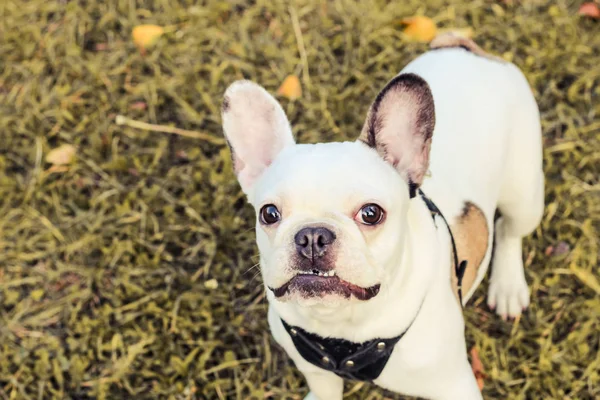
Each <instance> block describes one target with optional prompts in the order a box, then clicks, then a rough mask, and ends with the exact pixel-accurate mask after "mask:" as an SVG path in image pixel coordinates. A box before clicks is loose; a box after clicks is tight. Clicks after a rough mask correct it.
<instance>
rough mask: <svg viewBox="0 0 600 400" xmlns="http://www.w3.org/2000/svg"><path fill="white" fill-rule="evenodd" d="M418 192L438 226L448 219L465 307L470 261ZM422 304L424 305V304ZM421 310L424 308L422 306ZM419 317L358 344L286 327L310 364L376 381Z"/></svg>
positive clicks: (456, 269) (430, 204) (421, 193)
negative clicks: (464, 288) (463, 257)
mask: <svg viewBox="0 0 600 400" xmlns="http://www.w3.org/2000/svg"><path fill="white" fill-rule="evenodd" d="M415 192H416V190H411V196H410V197H411V198H413V197H415ZM418 193H419V195H420V196H421V198H422V199H423V201H424V202H425V204H426V205H427V208H428V209H429V211H430V212H431V217H432V218H433V221H434V224H435V217H436V216H437V215H439V216H440V217H442V219H443V220H444V223H445V224H446V227H447V228H448V232H449V233H450V239H451V242H452V252H453V255H454V268H455V269H454V272H455V274H456V277H457V279H458V297H459V301H460V304H461V306H462V278H463V275H464V273H465V269H466V268H467V261H466V260H464V261H462V262H461V263H460V264H459V262H458V254H457V253H456V244H455V242H454V236H453V235H452V230H451V229H450V225H448V221H446V218H444V216H443V215H442V213H441V211H440V210H439V208H437V206H436V205H435V204H434V203H433V201H431V199H429V198H428V197H427V196H425V194H424V193H423V191H422V190H421V189H418ZM421 304H422V303H421ZM419 311H420V307H419ZM419 311H417V315H415V318H414V319H413V321H412V322H411V323H410V325H409V326H408V327H407V328H406V330H405V331H404V332H402V333H401V334H400V335H398V336H395V337H393V338H389V339H379V338H378V339H373V340H368V341H366V342H363V343H355V342H351V341H349V340H345V339H336V338H324V337H321V336H319V335H316V334H314V333H310V332H307V331H305V330H304V329H302V328H299V327H296V326H291V325H289V324H288V323H286V322H285V321H284V320H283V319H282V320H281V322H282V323H283V327H284V328H285V330H286V331H287V333H288V334H289V335H290V337H291V338H292V342H293V343H294V346H295V347H296V350H298V353H300V355H301V356H302V357H303V358H304V359H305V360H306V361H308V362H309V363H311V364H313V365H316V366H317V367H320V368H323V369H326V370H328V371H331V372H333V373H335V374H336V375H338V376H340V377H342V378H345V379H350V380H358V381H373V380H375V379H377V377H379V374H381V371H383V368H384V367H385V365H386V364H387V362H388V360H389V359H390V356H391V355H392V351H393V350H394V346H395V345H396V343H398V341H399V340H400V339H402V337H403V336H404V335H405V334H406V332H408V330H409V329H410V327H411V326H412V323H413V322H414V321H415V319H417V316H418V315H419Z"/></svg>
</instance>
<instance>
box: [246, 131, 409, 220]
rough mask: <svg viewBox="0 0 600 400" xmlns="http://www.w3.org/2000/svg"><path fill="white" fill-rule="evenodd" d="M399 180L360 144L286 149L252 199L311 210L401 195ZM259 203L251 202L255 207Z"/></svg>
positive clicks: (379, 159)
mask: <svg viewBox="0 0 600 400" xmlns="http://www.w3.org/2000/svg"><path fill="white" fill-rule="evenodd" d="M402 185H403V182H402V178H401V177H400V176H399V175H398V174H397V172H396V171H395V170H394V169H393V168H390V166H389V165H388V164H387V163H386V162H384V161H383V160H382V159H381V157H380V156H379V155H378V154H377V152H375V151H373V150H372V149H370V148H369V147H367V146H365V145H364V144H363V143H360V142H341V143H339V142H335V143H319V144H302V145H296V146H291V147H289V148H287V149H285V150H283V151H282V152H281V154H280V155H279V156H278V157H277V158H276V159H275V160H274V161H273V163H272V164H271V166H270V167H269V169H268V171H267V172H266V173H265V174H264V177H263V178H262V179H261V181H260V184H259V187H258V190H257V193H258V194H259V196H260V197H262V198H263V199H267V198H268V199H270V198H277V199H280V200H282V201H283V202H284V203H285V204H286V205H290V204H293V205H294V206H296V207H298V206H300V207H301V206H302V205H306V206H307V207H313V209H315V210H321V209H328V208H329V209H331V207H333V208H334V209H335V208H339V206H341V205H342V204H344V205H346V206H348V205H351V206H356V204H351V203H352V202H353V201H355V202H360V201H363V200H368V199H369V200H374V201H378V200H380V201H384V202H387V201H388V200H389V196H390V194H389V193H390V192H392V193H393V192H394V191H395V190H402ZM260 200H261V199H258V198H257V201H260Z"/></svg>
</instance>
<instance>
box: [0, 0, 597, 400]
mask: <svg viewBox="0 0 600 400" xmlns="http://www.w3.org/2000/svg"><path fill="white" fill-rule="evenodd" d="M196 3H197V4H196ZM514 3H515V4H505V3H503V2H502V1H495V0H474V1H468V2H467V1H456V0H429V1H427V2H421V1H420V0H403V1H393V2H390V3H389V4H388V3H387V2H384V1H376V2H374V3H370V2H354V1H350V0H333V1H324V0H303V1H299V2H296V3H285V2H282V1H270V0H269V1H267V0H256V1H254V2H242V1H236V0H232V1H229V2H227V3H223V2H218V1H202V2H196V1H191V0H179V1H175V0H171V1H167V0H155V1H150V0H107V1H102V2H95V1H83V0H81V1H64V0H22V1H21V0H4V1H2V2H0V38H1V39H0V171H1V172H0V399H90V398H99V399H132V398H135V399H154V398H161V399H194V398H195V399H262V398H276V399H301V398H302V397H303V396H304V395H305V394H306V391H307V389H306V386H305V382H304V380H303V378H302V377H301V375H300V374H299V373H298V372H296V371H295V369H294V367H293V366H292V365H291V363H290V362H289V361H288V359H287V357H286V355H285V354H284V353H283V351H282V350H281V349H279V348H278V347H277V346H276V345H275V344H274V342H273V341H272V340H271V339H270V335H269V332H268V329H267V323H266V312H265V311H266V303H265V299H264V293H263V287H262V283H261V282H260V277H259V276H256V272H257V270H256V269H253V268H252V266H253V265H254V264H255V263H256V262H257V261H258V259H257V250H256V246H255V243H254V233H253V219H254V215H253V211H252V210H251V209H250V207H249V206H247V205H246V204H245V199H244V197H243V195H242V194H241V192H240V189H239V187H238V184H237V182H236V181H235V178H234V176H233V174H232V169H231V164H230V160H229V153H228V150H227V149H226V147H225V146H224V145H223V144H222V143H223V142H222V140H220V139H222V133H221V127H220V116H219V107H220V102H221V97H222V93H223V91H224V89H225V88H226V86H227V85H228V84H229V83H231V82H232V81H233V80H235V79H239V78H242V77H245V78H249V79H253V80H255V81H257V82H259V83H261V84H262V85H264V86H265V87H266V88H267V89H268V90H270V91H272V92H275V91H276V89H277V87H278V86H279V84H280V83H281V82H282V81H283V79H284V78H285V77H286V76H287V75H288V74H293V73H296V74H299V76H300V78H301V82H302V85H303V90H304V95H303V97H302V98H301V99H299V100H296V101H287V100H285V99H282V103H283V106H284V109H285V110H286V112H287V114H288V116H289V118H290V120H291V121H292V123H293V126H294V132H295V133H296V134H297V137H298V140H299V141H301V142H316V141H331V140H345V139H353V138H355V137H356V136H357V135H358V133H359V130H360V127H361V125H362V121H363V118H364V115H365V113H366V110H367V107H368V106H369V104H370V102H371V100H372V99H373V98H374V96H375V95H376V93H377V92H378V90H379V89H380V88H381V87H382V86H383V85H384V84H385V82H387V80H388V79H390V78H391V77H392V76H393V75H394V74H395V73H396V72H397V71H399V70H400V69H401V68H402V66H403V65H405V64H406V63H407V62H408V61H409V60H411V59H412V58H413V57H414V56H415V55H417V54H419V53H421V52H423V51H424V50H425V49H426V48H427V46H426V44H419V43H412V42H409V41H408V40H406V38H405V37H404V36H403V35H402V33H401V28H400V27H399V25H398V24H397V20H399V19H400V18H403V17H407V16H411V15H414V14H424V15H427V16H430V17H432V18H434V19H435V20H436V22H437V23H438V25H439V26H441V27H468V26H470V27H472V28H473V29H474V32H475V39H476V41H477V42H478V43H479V44H480V45H481V46H482V47H483V48H484V49H486V50H488V51H490V52H492V53H494V54H497V55H500V56H502V57H504V58H506V59H509V60H512V61H513V62H514V63H516V64H517V65H518V66H519V67H520V68H522V69H523V71H524V72H525V74H526V75H527V77H528V79H529V82H530V84H531V86H532V87H533V89H534V92H535V95H536V98H537V100H538V103H539V106H540V109H541V114H542V119H543V121H542V122H543V129H544V146H545V152H544V168H545V172H546V178H547V188H546V203H547V208H546V213H545V216H544V219H543V222H542V223H541V225H540V227H539V229H537V231H536V232H535V233H534V234H533V235H531V237H529V238H528V239H527V240H526V243H525V248H524V257H525V259H526V265H527V268H526V269H527V280H528V282H529V283H530V286H531V291H532V299H533V303H532V305H531V307H530V308H529V310H528V311H527V312H526V313H525V314H524V315H523V317H522V318H521V319H520V320H519V321H516V322H511V323H506V322H503V321H501V320H500V319H499V318H498V317H497V316H495V315H494V314H493V313H492V312H490V311H489V310H488V309H487V307H486V306H485V302H484V299H485V289H486V288H485V286H486V285H483V286H484V287H482V288H480V290H479V291H478V292H477V293H476V295H475V296H474V299H473V300H472V301H471V303H470V305H469V306H468V307H467V308H466V310H465V314H466V319H467V340H468V344H469V348H471V347H472V346H477V348H478V349H479V354H480V358H481V360H482V362H483V365H484V368H485V372H486V375H487V377H486V379H485V387H484V396H485V398H486V399H597V398H599V397H600V376H599V374H600V350H599V345H600V293H599V289H598V276H599V272H600V271H599V267H598V238H599V231H600V182H599V176H600V162H599V160H600V117H599V116H600V68H599V67H598V66H599V65H600V23H599V22H598V21H593V20H591V19H586V18H580V17H578V16H577V9H578V7H579V5H580V2H579V1H565V0H558V1H552V0H523V1H515V2H514ZM293 15H296V16H297V22H298V23H297V24H296V27H297V29H296V32H295V30H294V23H293V22H292V16H293ZM142 23H154V24H158V25H161V26H166V27H168V28H169V29H168V32H167V33H166V34H165V35H164V36H163V37H162V38H161V39H160V40H159V42H158V43H157V45H156V46H155V47H153V48H152V49H149V51H148V52H147V54H145V55H142V54H140V51H138V49H136V47H135V46H134V45H133V44H132V41H131V30H132V28H133V27H134V26H136V25H138V24H142ZM298 32H300V35H301V38H302V41H303V44H304V50H302V51H299V45H298V43H299V40H298V39H299V36H298ZM300 48H302V47H300ZM117 115H123V116H126V117H127V118H130V119H133V120H137V121H140V122H146V123H150V124H162V125H169V126H171V127H176V128H178V129H184V130H192V131H196V132H201V133H202V134H203V135H200V137H198V138H188V137H183V136H180V135H176V134H170V133H164V132H152V131H147V130H142V129H137V128H134V127H130V126H128V125H117V124H116V122H115V119H116V116H117ZM207 135H208V139H207ZM215 138H216V139H215ZM63 144H71V145H73V146H75V147H76V148H77V152H76V160H75V162H74V163H72V164H71V165H69V166H68V168H66V171H63V172H60V171H58V172H52V171H49V168H50V165H49V164H47V163H45V161H44V160H45V155H46V154H48V152H49V151H50V150H51V149H54V148H56V147H58V146H59V145H63ZM347 395H348V398H349V399H384V398H388V399H389V398H394V399H396V398H400V397H399V396H395V395H393V394H390V393H386V392H384V391H381V390H379V389H377V388H375V387H374V386H371V385H368V384H355V383H349V384H348V385H347Z"/></svg>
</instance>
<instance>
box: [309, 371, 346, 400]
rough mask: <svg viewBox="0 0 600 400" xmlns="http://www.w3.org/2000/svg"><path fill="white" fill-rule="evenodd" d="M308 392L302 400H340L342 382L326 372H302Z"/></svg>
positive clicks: (342, 388) (342, 389)
mask: <svg viewBox="0 0 600 400" xmlns="http://www.w3.org/2000/svg"><path fill="white" fill-rule="evenodd" d="M302 373H303V374H304V377H305V378H306V381H307V383H308V387H309V389H310V392H309V393H308V395H307V396H306V397H305V398H304V400H341V399H342V396H343V394H344V380H343V379H342V378H340V377H339V376H337V375H336V374H334V373H333V372H328V371H315V370H311V371H302Z"/></svg>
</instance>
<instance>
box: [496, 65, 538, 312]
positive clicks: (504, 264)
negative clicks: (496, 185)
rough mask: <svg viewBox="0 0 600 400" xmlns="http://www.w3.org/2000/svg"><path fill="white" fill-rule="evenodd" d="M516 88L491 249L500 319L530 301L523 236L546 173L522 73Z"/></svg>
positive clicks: (533, 219) (532, 224)
mask: <svg viewBox="0 0 600 400" xmlns="http://www.w3.org/2000/svg"><path fill="white" fill-rule="evenodd" d="M515 72H516V73H518V75H520V76H518V75H517V76H516V78H515V79H516V80H519V79H521V81H522V84H521V85H519V86H520V87H519V88H517V89H518V90H516V92H517V93H516V94H517V99H518V100H517V103H516V104H515V114H516V118H515V119H514V124H513V131H512V132H511V136H510V138H509V146H508V152H507V162H506V170H505V175H504V180H503V183H502V187H501V191H500V197H499V201H498V209H499V211H500V214H501V217H500V218H499V219H498V221H497V222H496V225H495V241H496V242H495V246H496V247H495V249H494V256H493V261H492V273H491V277H490V286H489V292H488V305H489V306H490V308H495V309H496V312H497V313H498V314H499V315H500V316H502V317H503V318H504V319H506V317H516V316H518V315H519V314H521V312H522V310H524V309H525V308H526V307H527V306H528V305H529V290H528V287H527V282H526V281H525V271H524V270H523V254H522V247H521V245H522V239H523V237H524V236H526V235H528V234H530V233H531V232H533V231H534V230H535V228H536V227H537V225H538V224H539V222H540V220H541V218H542V214H543V211H544V174H543V170H542V144H541V142H542V140H541V127H540V119H539V112H538V108H537V105H536V103H535V100H534V98H533V96H532V94H531V91H530V89H529V86H528V85H527V82H526V81H525V78H524V77H523V75H522V74H521V73H520V72H519V71H517V70H516V68H515Z"/></svg>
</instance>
